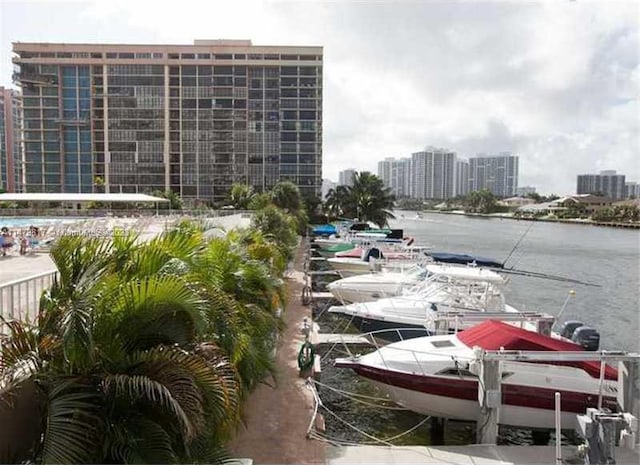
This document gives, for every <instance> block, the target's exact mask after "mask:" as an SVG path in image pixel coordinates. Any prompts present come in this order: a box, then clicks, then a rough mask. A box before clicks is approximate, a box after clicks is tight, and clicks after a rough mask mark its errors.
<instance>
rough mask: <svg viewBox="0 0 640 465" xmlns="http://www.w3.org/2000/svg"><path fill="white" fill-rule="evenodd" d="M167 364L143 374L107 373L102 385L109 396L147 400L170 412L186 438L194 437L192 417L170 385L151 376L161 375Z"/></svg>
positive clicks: (140, 400) (123, 399) (128, 400)
mask: <svg viewBox="0 0 640 465" xmlns="http://www.w3.org/2000/svg"><path fill="white" fill-rule="evenodd" d="M166 367H167V366H166V365H165V366H160V364H157V365H156V366H154V367H153V368H154V370H151V369H145V370H144V371H145V372H146V373H145V374H144V375H143V374H133V375H130V374H124V373H119V374H112V375H106V376H105V377H104V378H103V380H102V387H103V390H104V392H105V394H106V395H107V397H111V396H113V397H114V398H116V399H121V400H122V401H124V402H131V403H136V402H147V403H149V404H153V405H154V406H157V407H159V408H161V409H164V410H165V411H167V412H170V413H171V415H172V416H173V418H174V419H175V420H177V421H178V423H179V425H180V429H181V430H182V431H183V435H184V436H185V437H186V438H190V437H193V436H194V434H195V428H194V425H193V423H192V420H191V418H189V416H188V415H187V413H186V412H185V410H184V409H183V406H182V405H181V404H180V402H178V400H177V399H176V398H175V397H174V396H173V393H172V392H171V390H170V389H169V387H167V386H165V385H164V384H163V383H162V382H160V381H157V380H155V379H153V378H151V377H150V376H149V374H150V373H151V372H152V371H153V372H152V373H151V374H153V375H155V376H159V375H160V368H166Z"/></svg>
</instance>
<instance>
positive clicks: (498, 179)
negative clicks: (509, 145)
mask: <svg viewBox="0 0 640 465" xmlns="http://www.w3.org/2000/svg"><path fill="white" fill-rule="evenodd" d="M517 188H518V157H517V156H513V155H511V154H510V153H509V152H502V153H500V154H498V155H495V156H486V155H484V154H479V156H477V157H474V158H470V159H469V192H473V191H479V190H483V189H487V190H489V191H490V192H491V193H492V194H493V195H495V196H496V197H501V198H505V197H512V196H514V195H515V194H516V189H517Z"/></svg>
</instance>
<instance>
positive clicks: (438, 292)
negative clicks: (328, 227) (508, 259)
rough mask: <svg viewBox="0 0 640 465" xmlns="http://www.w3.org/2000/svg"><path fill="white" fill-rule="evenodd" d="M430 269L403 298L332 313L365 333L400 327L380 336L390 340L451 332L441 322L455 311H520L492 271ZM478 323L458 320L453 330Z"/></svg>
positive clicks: (350, 306)
mask: <svg viewBox="0 0 640 465" xmlns="http://www.w3.org/2000/svg"><path fill="white" fill-rule="evenodd" d="M425 268H426V270H427V272H428V273H431V276H430V277H429V278H427V279H425V280H424V282H423V283H421V284H418V285H416V286H415V287H414V288H411V289H408V290H405V291H404V292H403V293H402V294H401V295H398V296H395V297H387V298H382V299H378V300H376V301H370V302H355V303H352V304H348V305H342V306H332V307H330V308H329V312H331V313H341V314H344V315H347V316H350V317H351V320H352V321H353V323H354V324H355V325H356V326H358V327H359V328H360V330H361V331H363V332H370V331H380V330H384V329H398V331H396V332H386V333H381V334H380V337H381V338H384V339H391V340H398V338H400V337H403V338H407V337H418V336H421V335H424V334H435V333H437V332H438V329H440V327H443V328H446V331H447V332H448V331H449V330H450V329H452V328H450V327H449V326H448V324H445V325H443V324H441V323H442V322H443V321H445V322H446V321H448V318H449V316H450V314H453V313H455V314H464V313H478V312H498V313H509V314H514V313H519V311H518V310H517V309H516V308H514V307H512V306H510V305H507V304H506V302H505V299H504V294H503V293H502V290H501V284H503V283H504V280H503V278H502V277H501V276H500V275H498V274H497V273H495V272H493V271H491V270H487V269H482V268H474V267H461V266H451V265H435V264H434V265H427V266H426V267H425ZM352 297H355V296H352ZM474 323H475V321H473V320H472V319H465V318H458V319H457V320H456V325H455V328H453V329H455V330H463V329H466V328H468V327H469V326H470V325H473V324H474ZM400 328H402V329H400ZM405 329H407V331H405ZM416 330H422V331H416Z"/></svg>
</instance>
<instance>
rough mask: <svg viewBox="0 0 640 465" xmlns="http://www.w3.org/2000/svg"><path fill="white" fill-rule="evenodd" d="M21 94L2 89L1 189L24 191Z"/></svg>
mask: <svg viewBox="0 0 640 465" xmlns="http://www.w3.org/2000/svg"><path fill="white" fill-rule="evenodd" d="M21 109H22V104H21V99H20V94H19V93H18V92H17V91H15V90H12V89H5V88H4V87H0V189H3V190H5V191H7V192H21V191H22V144H21V138H20V128H21V121H22V115H21Z"/></svg>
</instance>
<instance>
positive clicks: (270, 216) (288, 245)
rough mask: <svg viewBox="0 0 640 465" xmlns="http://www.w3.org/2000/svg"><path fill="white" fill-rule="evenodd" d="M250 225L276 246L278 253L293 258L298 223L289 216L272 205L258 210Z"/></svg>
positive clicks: (296, 241)
mask: <svg viewBox="0 0 640 465" xmlns="http://www.w3.org/2000/svg"><path fill="white" fill-rule="evenodd" d="M251 224H252V226H253V227H254V228H256V229H257V230H258V231H260V232H261V233H262V235H264V237H265V238H267V239H268V240H270V241H272V242H273V243H275V244H277V246H278V249H279V250H280V252H281V253H282V254H283V255H284V256H285V257H287V260H289V259H291V258H292V257H293V249H294V247H295V246H296V244H297V243H298V238H297V236H296V231H297V230H298V221H297V220H296V218H294V217H293V216H291V215H288V214H287V213H285V212H283V211H282V210H280V209H279V208H278V207H276V206H274V205H269V206H267V207H266V208H263V209H261V210H258V211H257V212H256V213H255V215H254V216H253V219H252V220H251Z"/></svg>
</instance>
